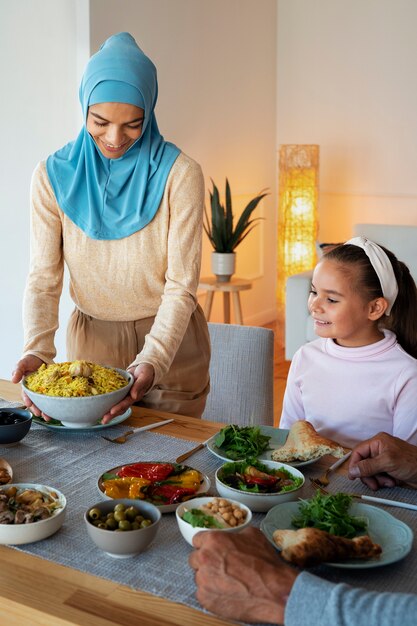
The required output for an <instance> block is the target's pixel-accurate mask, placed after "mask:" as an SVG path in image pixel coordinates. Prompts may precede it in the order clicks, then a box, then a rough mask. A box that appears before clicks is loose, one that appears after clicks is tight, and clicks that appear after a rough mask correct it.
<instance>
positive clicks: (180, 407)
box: [67, 305, 210, 417]
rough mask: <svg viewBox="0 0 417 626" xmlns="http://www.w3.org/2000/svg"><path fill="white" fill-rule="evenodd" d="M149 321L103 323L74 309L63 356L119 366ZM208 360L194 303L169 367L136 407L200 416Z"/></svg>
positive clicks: (134, 350)
mask: <svg viewBox="0 0 417 626" xmlns="http://www.w3.org/2000/svg"><path fill="white" fill-rule="evenodd" d="M153 321H154V318H153V317H148V318H146V319H142V320H138V321H135V322H107V321H103V320H97V319H94V318H93V317H91V315H85V313H82V312H81V311H79V310H78V309H77V308H76V309H75V310H74V311H73V312H72V314H71V317H70V320H69V323H68V329H67V358H68V360H69V361H75V360H77V359H86V360H87V361H93V362H94V363H99V364H102V365H110V366H112V367H120V368H122V369H125V368H126V367H127V366H128V365H129V364H130V363H131V362H132V361H133V360H134V359H135V358H136V355H137V354H138V353H139V352H140V351H141V350H142V348H143V345H144V342H145V336H146V335H147V334H148V333H149V331H150V329H151V327H152V324H153ZM209 364H210V338H209V334H208V327H207V322H206V318H205V317H204V313H203V311H202V309H201V307H200V306H199V305H198V306H197V308H196V310H195V311H194V313H193V314H192V316H191V319H190V322H189V324H188V328H187V330H186V333H185V335H184V339H183V340H182V343H181V344H180V347H179V349H178V351H177V353H176V355H175V357H174V360H173V362H172V365H171V368H170V369H169V371H168V372H167V374H166V375H165V376H164V377H163V379H162V380H161V381H160V382H159V383H158V384H157V385H155V387H153V388H152V389H151V391H150V392H148V393H147V394H146V395H145V396H144V398H143V400H142V401H141V402H140V403H139V405H140V406H145V407H148V408H150V409H159V410H160V411H167V412H169V413H179V414H181V415H189V416H191V417H201V415H202V413H203V411H204V407H205V404H206V398H207V394H208V392H209V391H210V379H209Z"/></svg>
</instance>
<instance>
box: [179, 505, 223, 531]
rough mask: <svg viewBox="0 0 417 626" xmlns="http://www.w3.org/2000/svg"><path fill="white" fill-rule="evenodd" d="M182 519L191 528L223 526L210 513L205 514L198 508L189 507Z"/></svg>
mask: <svg viewBox="0 0 417 626" xmlns="http://www.w3.org/2000/svg"><path fill="white" fill-rule="evenodd" d="M182 519H183V520H184V521H185V522H188V523H189V524H191V526H192V527H193V528H224V526H222V525H221V524H220V522H218V521H217V520H216V519H215V518H214V517H213V516H212V515H207V514H206V513H204V512H203V511H200V509H190V510H188V511H186V512H185V513H184V515H183V516H182Z"/></svg>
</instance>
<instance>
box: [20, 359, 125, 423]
mask: <svg viewBox="0 0 417 626" xmlns="http://www.w3.org/2000/svg"><path fill="white" fill-rule="evenodd" d="M132 385H133V376H132V374H130V373H129V372H127V371H125V370H122V369H118V368H116V367H106V366H103V365H97V364H96V363H91V362H90V361H81V360H80V361H72V362H65V363H51V364H49V365H47V364H46V363H44V364H43V365H41V366H40V368H39V369H38V370H36V372H33V373H31V374H29V375H28V376H26V377H25V378H24V380H23V382H22V386H23V390H24V392H25V393H26V394H27V395H28V396H29V398H30V399H31V400H32V402H33V404H35V405H36V406H37V407H38V409H39V410H40V411H42V412H43V413H45V414H46V415H49V417H52V418H54V419H56V420H59V421H60V422H61V423H62V424H63V426H70V427H71V428H89V427H91V426H92V425H94V424H97V422H98V421H99V420H100V419H101V418H102V417H103V415H105V413H107V412H108V411H109V409H111V407H112V406H114V405H115V404H117V403H118V402H120V401H121V400H123V398H125V397H126V396H127V394H128V393H129V391H130V388H131V386H132Z"/></svg>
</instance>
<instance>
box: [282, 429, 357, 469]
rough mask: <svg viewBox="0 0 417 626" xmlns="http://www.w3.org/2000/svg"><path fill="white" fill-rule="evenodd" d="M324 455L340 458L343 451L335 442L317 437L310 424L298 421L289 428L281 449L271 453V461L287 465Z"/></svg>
mask: <svg viewBox="0 0 417 626" xmlns="http://www.w3.org/2000/svg"><path fill="white" fill-rule="evenodd" d="M325 454H332V455H333V456H336V457H338V458H341V457H342V456H343V455H344V454H345V449H344V448H343V447H342V446H341V445H340V443H337V441H333V440H332V439H327V437H322V436H321V435H319V433H318V432H317V431H316V430H315V428H314V426H313V425H312V424H310V422H306V421H305V420H300V421H298V422H295V423H294V424H293V425H292V426H291V428H290V432H289V434H288V437H287V441H286V442H285V444H284V445H283V446H282V447H281V448H277V449H276V450H274V451H273V452H272V454H271V458H272V460H273V461H281V462H282V463H289V462H291V461H310V460H311V459H317V458H319V457H321V456H324V455H325Z"/></svg>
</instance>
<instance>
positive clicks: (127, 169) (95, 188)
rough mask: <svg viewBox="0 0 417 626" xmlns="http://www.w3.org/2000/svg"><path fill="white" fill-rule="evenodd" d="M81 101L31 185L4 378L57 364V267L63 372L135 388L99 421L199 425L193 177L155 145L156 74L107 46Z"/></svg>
mask: <svg viewBox="0 0 417 626" xmlns="http://www.w3.org/2000/svg"><path fill="white" fill-rule="evenodd" d="M79 95H80V102H81V107H82V111H83V116H84V120H85V124H84V126H83V128H82V129H81V132H80V133H79V135H78V137H77V138H76V139H75V141H72V142H70V143H68V144H67V145H65V146H64V147H63V148H61V149H60V150H58V151H57V152H55V153H54V154H52V155H50V156H49V157H48V159H47V160H46V162H41V163H40V164H39V165H38V166H37V168H36V170H35V172H34V175H33V179H32V189H31V199H32V202H31V204H32V206H31V210H32V216H31V267H30V274H29V277H28V281H27V285H26V290H25V298H24V329H25V346H24V352H23V356H22V358H21V359H20V361H19V362H18V364H17V366H16V369H15V371H14V373H13V378H12V380H13V381H14V382H18V381H19V380H21V378H22V377H23V376H24V375H26V374H28V373H29V372H31V371H34V370H36V369H37V368H38V367H39V366H40V365H41V364H42V363H51V362H52V360H53V358H54V357H55V355H56V350H55V346H54V335H55V331H56V329H57V327H58V306H59V299H60V295H61V291H62V283H63V271H64V264H66V265H67V267H68V270H69V275H70V295H71V297H72V299H73V301H74V303H75V310H74V312H73V313H72V316H71V319H70V321H69V325H68V330H67V358H68V360H76V359H86V360H89V361H93V362H96V363H101V364H104V365H111V366H114V367H122V368H125V369H129V371H131V372H132V373H133V374H134V377H135V383H134V385H133V387H132V389H131V393H130V396H128V398H126V400H124V401H123V402H122V403H120V404H119V405H116V406H115V407H113V408H112V410H111V411H110V412H109V413H108V414H106V415H105V416H104V417H103V422H104V423H106V422H108V421H110V420H111V419H112V418H113V417H115V416H116V415H120V414H122V413H124V412H126V410H127V409H128V407H129V406H130V405H131V404H132V403H134V402H137V401H142V402H143V404H144V405H145V406H149V407H150V408H158V409H161V410H165V411H169V412H175V413H182V414H185V415H193V416H196V417H200V416H201V414H202V412H203V410H204V405H205V400H206V396H207V393H208V390H209V377H208V366H209V360H210V347H209V338H208V331H207V324H206V321H205V319H204V315H203V313H202V311H201V308H200V307H199V306H198V304H197V299H196V290H197V286H198V278H199V272H200V260H201V234H202V215H203V204H204V179H203V175H202V172H201V168H200V166H199V165H198V164H197V163H195V161H193V160H192V159H191V158H190V157H188V156H186V155H185V154H184V153H182V152H181V151H180V150H179V149H178V148H177V147H176V146H175V145H173V144H172V143H169V142H167V141H165V140H164V138H163V137H162V135H161V134H160V132H159V129H158V125H157V122H156V118H155V113H154V109H155V104H156V100H157V95H158V84H157V77H156V69H155V67H154V65H153V63H152V62H151V60H150V59H149V58H148V57H147V56H146V55H145V54H144V53H143V52H142V50H140V48H139V47H138V46H137V44H136V42H135V40H134V39H133V37H132V36H131V35H130V34H129V33H119V34H117V35H113V36H112V37H110V38H109V39H108V40H107V41H106V42H105V43H104V44H103V45H102V47H101V48H100V50H99V51H98V52H97V53H96V54H95V55H94V56H92V57H91V59H90V61H89V63H88V64H87V67H86V70H85V72H84V76H83V78H82V81H81V86H80V91H79ZM25 403H26V405H27V406H30V408H31V410H32V411H33V412H34V413H35V414H36V415H40V411H39V410H38V409H37V407H35V406H34V405H31V403H30V400H29V399H28V398H27V397H25ZM44 417H45V416H44ZM47 417H48V416H46V418H47Z"/></svg>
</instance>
